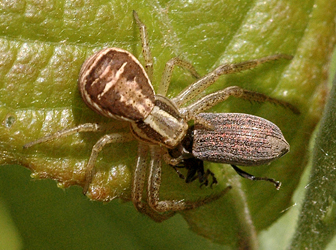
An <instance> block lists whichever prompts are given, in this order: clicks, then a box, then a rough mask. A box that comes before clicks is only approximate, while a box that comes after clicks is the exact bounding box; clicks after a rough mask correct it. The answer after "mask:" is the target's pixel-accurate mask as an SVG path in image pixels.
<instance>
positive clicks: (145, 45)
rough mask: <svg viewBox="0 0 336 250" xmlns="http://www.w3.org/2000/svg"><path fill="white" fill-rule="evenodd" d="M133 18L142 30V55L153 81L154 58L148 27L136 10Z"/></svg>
mask: <svg viewBox="0 0 336 250" xmlns="http://www.w3.org/2000/svg"><path fill="white" fill-rule="evenodd" d="M133 16H134V19H135V22H136V23H137V25H138V27H139V30H140V37H141V43H142V54H143V56H144V59H145V62H146V66H145V68H146V71H147V75H148V77H149V79H150V80H152V78H153V57H152V53H151V50H150V47H149V42H148V34H147V29H146V25H145V24H144V23H143V22H142V21H141V20H140V18H139V16H138V13H136V11H135V10H133Z"/></svg>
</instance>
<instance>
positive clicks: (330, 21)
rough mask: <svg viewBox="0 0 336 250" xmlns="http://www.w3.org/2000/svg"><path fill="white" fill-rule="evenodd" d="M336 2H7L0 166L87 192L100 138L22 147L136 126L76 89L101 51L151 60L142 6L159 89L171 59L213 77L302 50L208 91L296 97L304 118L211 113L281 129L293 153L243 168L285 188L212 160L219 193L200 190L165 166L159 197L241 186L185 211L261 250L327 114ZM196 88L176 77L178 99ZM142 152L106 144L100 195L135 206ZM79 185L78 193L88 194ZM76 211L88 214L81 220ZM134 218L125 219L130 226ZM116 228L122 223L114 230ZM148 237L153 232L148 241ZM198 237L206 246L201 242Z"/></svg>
mask: <svg viewBox="0 0 336 250" xmlns="http://www.w3.org/2000/svg"><path fill="white" fill-rule="evenodd" d="M334 5H335V4H334V3H330V2H328V1H326V0H319V1H303V0H302V1H296V2H294V1H291V2H289V1H288V2H287V1H276V0H270V1H267V2H265V1H239V2H237V1H233V0H232V1H231V0H230V1H225V2H221V1H215V0H213V1H195V2H192V1H189V2H184V1H160V2H156V3H152V2H151V1H143V2H139V3H134V4H131V3H124V2H117V1H114V2H110V1H104V0H101V1H93V0H91V1H89V0H88V1H85V2H84V1H57V2H55V3H50V2H47V1H46V2H36V3H33V2H30V1H23V0H22V1H6V2H3V3H2V4H1V5H0V8H1V9H0V18H1V21H0V34H1V37H0V55H1V57H0V76H1V78H0V83H1V84H0V96H1V97H0V118H1V120H0V121H1V126H0V141H1V143H0V152H1V154H2V157H1V162H0V163H1V164H20V165H22V166H25V167H27V168H29V169H30V170H31V171H32V172H33V174H32V176H33V177H34V178H36V179H44V178H50V179H54V180H57V182H58V185H59V186H60V187H69V186H72V185H79V186H82V185H83V181H84V172H85V164H86V163H87V160H88V158H89V155H90V152H91V148H92V146H93V145H94V143H95V142H96V141H97V140H98V139H99V137H101V136H102V135H103V134H102V133H100V134H92V133H82V134H76V135H73V136H70V137H67V138H62V139H59V140H55V141H52V142H48V143H45V144H41V145H37V146H35V147H33V148H30V149H25V150H24V149H22V146H23V145H24V144H25V143H27V142H30V141H33V140H36V139H37V138H40V137H43V136H45V135H47V134H49V133H53V132H56V131H58V130H61V129H64V128H68V127H72V126H75V125H78V124H82V123H86V122H106V123H107V122H108V123H109V124H110V125H111V126H112V128H111V130H110V131H111V133H113V132H119V131H124V130H127V124H124V123H120V122H116V121H109V120H107V119H105V118H101V117H100V116H99V115H97V114H95V113H94V112H93V111H91V110H90V109H89V108H87V107H86V106H85V104H84V103H83V101H82V100H81V98H80V95H79V93H78V90H77V77H78V73H79V70H80V67H81V64H82V63H83V62H84V61H85V59H86V58H87V57H88V56H89V55H90V54H92V52H93V51H97V50H99V49H100V48H103V47H119V48H123V49H126V50H128V51H130V52H131V53H133V54H134V55H135V56H136V57H138V58H140V61H143V58H142V55H141V44H140V39H139V34H138V29H137V27H136V26H135V24H134V21H133V18H132V10H133V9H135V10H137V12H138V14H139V16H140V18H141V19H142V21H143V22H144V23H145V24H146V25H147V29H148V34H149V38H150V46H151V48H152V54H153V56H154V70H155V72H154V81H153V86H154V88H157V87H158V83H159V82H160V76H161V74H162V71H163V68H164V65H165V63H166V62H167V61H168V60H169V59H170V58H172V57H176V56H179V57H181V58H183V59H185V60H187V61H190V62H192V63H193V64H194V66H195V68H196V69H197V71H198V72H199V73H201V74H202V75H204V74H206V73H207V72H210V71H211V70H212V69H214V68H215V67H216V66H218V65H220V64H224V63H232V62H241V61H244V60H250V59H255V58H259V57H263V56H267V55H272V54H276V53H286V54H290V55H293V56H294V59H293V60H291V61H284V60H281V61H276V62H272V63H268V64H266V65H261V66H259V67H258V68H256V69H254V70H251V71H247V72H244V73H239V74H235V75H229V76H224V77H221V79H220V80H219V81H218V82H217V83H216V84H214V86H213V87H211V88H209V89H208V91H207V92H213V91H215V90H218V89H223V88H225V87H227V86H232V85H238V86H241V87H243V88H246V89H249V90H254V91H258V92H261V93H264V94H267V95H269V96H272V97H275V98H279V99H282V100H285V101H288V102H290V103H292V104H294V105H296V106H297V107H298V108H299V109H300V111H301V115H300V116H297V115H294V114H292V113H291V111H289V110H285V109H283V108H281V107H278V106H273V105H270V104H267V103H266V104H258V103H256V104H250V103H248V102H246V101H243V100H228V101H227V102H225V103H222V104H220V105H217V106H216V107H215V108H214V109H212V110H211V111H212V112H244V113H251V114H255V115H258V116H261V117H264V118H266V119H268V120H270V121H272V122H274V123H275V124H277V125H278V126H279V127H280V128H281V130H282V131H283V133H284V136H285V138H286V139H287V141H288V142H289V143H290V145H291V152H290V153H289V154H287V155H286V156H284V157H283V158H281V159H279V160H277V161H275V162H274V163H272V164H271V165H269V166H260V167H256V168H250V169H246V171H248V172H251V173H252V174H255V175H257V176H268V177H272V178H275V179H277V180H279V181H281V182H282V183H283V185H282V188H281V189H280V191H276V190H275V189H274V188H273V186H272V185H270V184H269V183H263V182H255V183H254V182H251V181H248V180H243V179H241V178H240V177H238V176H237V175H236V174H235V173H234V172H233V170H231V169H230V167H229V166H226V165H219V164H207V167H209V168H211V169H212V170H213V172H215V174H216V176H217V178H218V180H219V185H217V187H215V188H214V189H213V190H210V189H209V188H208V189H206V188H202V189H200V188H199V187H198V184H197V183H193V184H185V183H184V182H183V181H182V180H181V179H179V178H178V177H177V176H176V173H174V171H173V170H172V169H171V168H169V167H168V166H163V176H162V178H163V183H162V186H161V199H173V198H174V199H188V200H197V199H199V198H200V197H204V196H206V195H209V194H211V193H213V192H219V191H221V190H222V189H223V188H225V186H226V185H228V183H230V184H231V185H232V186H233V189H232V190H231V191H230V192H229V193H228V194H227V195H226V196H225V197H224V198H223V199H220V200H219V201H216V202H214V203H212V204H209V205H207V206H204V207H201V208H199V209H196V210H192V211H187V212H183V213H181V214H182V215H183V217H184V218H185V219H186V221H187V222H188V224H189V226H190V227H191V228H192V230H193V231H195V232H196V233H197V234H199V235H202V236H204V237H206V238H208V239H211V240H212V241H213V242H218V243H221V244H225V245H228V246H230V247H232V248H244V247H245V248H249V249H256V248H257V245H258V242H257V234H258V232H259V231H261V230H263V229H265V228H267V227H268V226H269V225H271V224H272V223H273V222H274V221H275V220H277V219H278V218H279V217H280V216H281V215H282V213H281V211H283V210H284V209H286V208H287V207H288V206H289V205H290V202H291V197H292V194H293V192H294V190H295V188H296V186H297V184H298V181H299V179H300V176H301V174H302V172H303V170H304V167H305V165H306V161H307V158H306V154H307V148H308V142H309V138H310V135H311V133H312V131H313V129H314V127H315V126H316V124H317V122H318V121H319V118H320V116H321V113H322V110H323V104H324V99H325V95H326V92H327V86H326V84H325V79H326V78H327V68H328V64H329V58H330V54H331V52H332V49H333V46H334V41H335V32H334V29H333V27H334V25H335V23H334V22H335V20H334V16H335V13H336V10H335V9H336V7H335V6H334ZM192 82H193V78H192V77H191V76H190V75H189V74H188V73H187V72H184V71H183V70H180V69H178V70H176V71H175V73H174V76H173V79H172V84H171V86H170V88H169V94H168V95H169V97H173V96H175V95H176V94H177V93H179V92H180V91H181V90H182V89H183V88H184V87H186V86H188V85H190V84H191V83H192ZM123 126H126V127H123ZM136 150H137V143H136V142H131V143H125V144H120V145H109V146H107V147H106V148H104V150H103V151H102V152H101V153H100V154H99V159H98V162H97V164H96V175H95V177H94V180H93V183H92V186H91V192H90V193H89V197H90V198H91V199H93V200H100V201H110V200H112V199H114V198H121V199H122V200H126V201H127V200H129V199H130V191H131V180H132V172H133V170H134V166H135V161H136ZM244 170H245V168H244ZM6 171H9V170H8V169H6ZM0 181H1V182H2V183H3V184H2V189H1V190H2V192H5V193H7V195H5V196H6V197H11V196H10V195H9V194H12V192H9V191H8V190H9V189H8V188H9V187H11V184H12V183H8V181H7V180H4V179H2V178H0ZM16 181H18V180H16ZM35 185H36V184H35ZM74 190H76V193H77V195H78V196H80V195H81V194H80V193H81V192H80V190H78V189H74ZM42 191H43V190H42ZM55 192H56V189H55ZM30 202H32V200H30ZM87 203H88V204H87ZM11 204H12V205H13V204H14V203H11ZM89 204H90V203H89V202H87V201H86V202H85V201H84V202H82V203H81V205H82V206H83V207H84V208H85V207H86V208H89V207H90V205H89ZM13 206H14V205H13ZM97 206H98V205H97ZM122 206H124V207H127V206H131V203H126V204H124V205H122ZM110 207H111V206H109V208H110ZM84 208H83V210H85V209H84ZM59 209H61V208H59ZM76 209H77V207H76ZM93 209H97V208H96V206H95V207H93ZM54 210H55V211H57V209H54ZM54 210H53V211H54ZM129 210H132V211H133V210H134V209H133V208H132V209H129ZM121 211H122V209H121ZM134 214H136V213H134ZM115 215H118V214H115ZM115 215H114V216H115ZM73 216H77V214H74V215H73ZM78 216H84V218H87V217H86V216H85V215H84V213H79V214H78ZM118 216H119V215H118ZM22 217H24V216H22ZM28 217H29V216H28ZM103 217H104V216H103ZM103 217H102V218H103ZM55 218H56V217H55ZM140 218H141V219H139V218H136V221H137V223H135V222H134V225H133V226H134V227H135V228H137V230H139V231H140V230H142V228H143V227H145V225H152V224H151V223H152V222H150V221H147V220H146V219H145V218H142V217H140ZM129 219H130V216H127V215H126V216H125V219H124V220H129ZM131 220H133V217H131ZM92 223H93V222H92ZM97 223H98V222H97ZM167 223H170V222H167ZM86 225H87V224H86ZM163 225H164V224H163ZM20 227H21V230H24V229H23V228H24V227H23V226H20ZM89 227H90V226H89ZM119 227H120V224H119V225H118V226H117V229H115V230H118V228H119ZM102 228H103V229H102V230H104V229H106V228H108V227H107V226H103V227H102ZM162 228H164V226H162ZM54 230H55V235H58V234H59V236H58V237H60V238H61V237H66V236H61V234H62V230H61V229H59V228H58V229H57V228H55V229H54ZM78 230H79V229H78ZM126 231H127V230H126ZM39 232H41V231H39ZM42 232H43V231H42ZM67 232H68V231H67ZM152 232H153V233H155V230H153V231H152ZM82 233H83V235H86V236H87V234H86V233H85V232H84V231H83V232H82ZM146 233H147V230H146V229H145V230H144V232H143V234H146ZM140 235H141V234H140V233H139V237H141V236H140ZM40 236H41V235H37V236H35V237H36V238H37V239H38V238H39V237H40ZM55 237H57V236H55ZM97 237H98V238H99V236H97ZM168 237H169V236H167V235H165V233H162V235H161V236H159V237H158V238H155V237H153V239H154V238H155V239H159V238H161V239H165V240H162V242H169V240H167V239H168ZM30 239H31V235H30ZM104 239H105V238H104ZM86 240H87V239H86ZM95 240H97V239H95ZM126 241H127V240H126ZM126 241H125V242H126ZM198 241H199V242H203V243H202V244H205V245H206V243H204V241H202V240H201V239H199V238H195V242H198ZM26 242H27V238H26ZM31 244H32V243H31ZM64 244H65V243H64ZM135 244H136V243H135ZM162 244H163V245H164V243H162ZM195 244H196V245H197V244H198V243H195ZM200 244H201V243H200ZM139 245H141V244H140V243H139ZM159 245H160V244H159ZM163 245H162V246H163ZM205 245H199V246H205ZM35 246H36V245H35ZM110 246H111V245H110ZM141 246H145V245H141ZM175 246H176V245H175ZM181 246H182V245H181ZM190 247H192V246H191V245H190ZM140 248H141V247H140ZM160 248H161V249H162V247H160ZM35 249H36V248H35ZM184 249H185V248H184Z"/></svg>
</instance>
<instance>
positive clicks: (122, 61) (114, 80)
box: [24, 11, 297, 222]
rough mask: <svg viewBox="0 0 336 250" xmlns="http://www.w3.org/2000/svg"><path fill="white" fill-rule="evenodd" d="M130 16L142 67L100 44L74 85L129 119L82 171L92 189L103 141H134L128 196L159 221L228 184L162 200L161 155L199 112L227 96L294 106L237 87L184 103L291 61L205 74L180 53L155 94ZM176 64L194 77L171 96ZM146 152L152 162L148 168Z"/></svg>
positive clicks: (148, 59) (147, 54)
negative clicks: (230, 80) (189, 197)
mask: <svg viewBox="0 0 336 250" xmlns="http://www.w3.org/2000/svg"><path fill="white" fill-rule="evenodd" d="M133 17H134V20H135V22H136V24H137V26H138V27H139V30H140V37H141V43H142V54H143V57H144V61H145V67H143V66H142V65H141V63H140V62H139V61H138V59H137V58H136V57H135V56H134V55H132V54H131V53H130V52H128V51H126V50H123V49H120V48H104V49H102V50H100V51H98V52H96V53H95V54H93V55H92V56H90V57H89V58H88V59H87V60H86V61H85V62H84V64H83V65H82V68H81V70H80V73H79V78H78V88H79V92H80V94H81V97H82V99H83V101H84V102H85V103H86V105H87V106H88V107H89V108H91V109H92V110H93V111H95V112H96V113H98V114H100V115H103V116H105V117H108V118H113V119H117V120H121V121H127V122H129V125H130V132H129V133H107V134H105V135H104V136H103V137H101V138H100V139H99V140H98V141H97V142H96V144H95V145H94V146H93V148H92V151H91V155H90V158H89V160H88V163H87V166H86V170H85V174H84V175H83V183H84V185H83V193H84V194H87V192H90V185H91V183H92V180H93V178H94V166H95V162H96V159H97V157H98V154H99V152H100V151H101V150H102V149H103V148H104V147H105V146H106V145H107V144H111V143H124V142H129V141H132V140H137V141H138V143H139V144H138V156H137V163H136V167H135V170H134V174H133V181H132V190H131V199H132V202H133V204H134V206H135V208H136V209H137V210H138V211H139V212H142V213H144V214H146V215H148V216H149V217H150V218H152V219H153V220H155V221H158V222H159V221H163V220H165V219H167V218H169V217H171V216H172V215H174V213H175V212H176V211H181V210H187V209H193V208H196V207H199V206H202V205H204V204H207V203H209V202H212V201H214V200H216V199H218V198H220V197H221V196H222V195H223V194H225V193H226V192H227V191H228V190H229V189H230V188H231V187H230V186H229V187H227V188H226V189H224V190H223V191H222V192H221V193H219V194H214V195H212V196H210V197H205V198H202V199H199V200H197V201H185V200H183V199H176V200H160V194H159V193H160V185H161V165H162V159H163V160H164V161H165V162H166V163H168V164H172V163H174V162H175V159H173V158H172V157H170V156H169V153H168V149H173V148H175V147H177V146H178V145H179V144H180V143H181V141H182V140H183V138H185V136H186V133H187V130H188V122H189V121H190V120H193V119H194V118H195V117H196V116H197V114H198V113H200V112H202V111H205V110H208V109H209V108H211V107H213V106H214V105H216V104H218V103H220V102H223V101H225V100H226V99H227V98H229V97H230V96H233V97H237V98H243V99H247V100H250V101H257V102H265V101H267V102H270V103H275V104H278V105H281V106H283V107H287V108H289V109H291V110H293V111H294V112H295V111H297V109H296V107H294V106H293V105H291V104H290V103H288V102H286V101H282V100H278V99H275V98H271V97H269V96H266V95H264V94H261V93H257V92H253V91H250V90H245V89H242V88H240V87H238V86H231V87H227V88H225V89H223V90H220V91H217V92H214V93H212V94H208V95H206V96H204V97H202V98H199V99H198V100H197V101H194V102H192V103H191V104H189V105H187V106H185V105H186V104H187V103H188V102H189V101H191V100H194V99H195V98H197V97H198V96H199V95H200V94H201V93H202V92H203V91H204V90H205V89H207V88H208V87H209V86H210V85H211V84H213V83H214V82H216V81H217V79H218V78H219V77H220V76H221V75H224V74H232V73H236V72H240V71H243V70H247V69H252V68H255V67H257V66H258V65H260V64H263V63H266V62H270V61H274V60H278V59H287V60H290V59H292V56H290V55H286V54H276V55H271V56H266V57H263V58H259V59H254V60H250V61H245V62H240V63H233V64H225V65H220V66H218V67H217V68H216V69H214V70H213V71H212V72H210V73H208V74H207V75H205V76H203V77H200V76H199V74H198V73H197V71H196V70H195V69H194V67H193V66H192V64H191V63H189V62H186V61H184V60H182V59H180V58H173V59H171V60H169V61H168V62H167V63H166V66H165V69H164V72H163V76H162V79H161V84H160V86H159V88H158V93H155V92H154V89H153V86H152V84H151V80H152V75H153V58H152V55H151V51H150V47H149V43H148V34H147V30H146V26H145V25H144V24H143V23H142V21H141V20H140V19H139V17H138V14H137V13H136V12H135V11H133ZM175 66H180V67H182V68H184V69H186V70H188V71H189V72H190V73H191V74H192V75H193V76H194V77H196V78H198V80H197V81H196V82H195V83H193V84H192V85H190V86H189V87H187V88H186V89H184V90H183V91H182V92H181V93H180V94H178V95H177V96H175V97H174V98H172V99H169V98H167V97H166V95H167V91H168V87H169V84H170V80H171V77H172V71H173V69H174V67H175ZM102 130H104V126H103V125H102V124H98V123H85V124H80V125H78V126H77V127H74V128H69V129H65V130H62V131H58V132H56V133H54V134H51V135H48V136H45V137H42V138H40V139H38V140H36V141H32V142H29V143H27V144H25V145H24V148H29V147H32V146H33V145H36V144H39V143H43V142H48V141H51V140H54V139H59V138H61V137H64V136H69V135H71V134H74V133H78V132H97V131H102ZM148 154H149V155H150V163H149V168H148V169H147V165H148V164H147V155H148ZM146 172H148V178H146ZM146 181H147V201H144V199H143V190H144V187H145V183H146Z"/></svg>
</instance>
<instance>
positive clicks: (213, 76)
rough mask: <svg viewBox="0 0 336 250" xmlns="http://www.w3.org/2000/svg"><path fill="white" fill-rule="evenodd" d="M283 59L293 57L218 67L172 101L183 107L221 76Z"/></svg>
mask: <svg viewBox="0 0 336 250" xmlns="http://www.w3.org/2000/svg"><path fill="white" fill-rule="evenodd" d="M282 58H283V59H287V60H291V59H292V58H293V57H292V56H290V55H286V54H277V55H272V56H267V57H263V58H259V59H255V60H250V61H245V62H241V63H234V64H225V65H221V66H219V67H217V68H216V69H215V70H213V71H212V72H210V73H209V74H207V75H205V76H204V77H202V78H201V79H199V80H198V81H197V82H195V83H194V84H192V85H190V86H189V87H187V88H186V89H185V90H183V91H182V92H181V93H180V94H179V95H178V96H176V97H175V98H173V99H172V101H173V102H174V103H175V104H176V106H177V107H181V106H182V105H183V104H185V103H186V102H188V101H190V100H191V99H193V98H195V97H196V96H198V95H199V94H200V93H202V92H203V91H204V90H205V89H206V88H208V87H209V86H210V85H211V84H213V83H214V82H216V81H217V79H218V78H219V77H220V76H221V75H225V74H233V73H236V72H240V71H243V70H247V69H253V68H255V67H257V66H258V65H260V64H263V63H266V62H270V61H274V60H278V59H282Z"/></svg>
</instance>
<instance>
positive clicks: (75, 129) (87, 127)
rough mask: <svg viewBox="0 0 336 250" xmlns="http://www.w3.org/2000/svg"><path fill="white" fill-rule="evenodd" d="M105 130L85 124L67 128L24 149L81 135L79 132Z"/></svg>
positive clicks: (26, 145) (101, 127)
mask: <svg viewBox="0 0 336 250" xmlns="http://www.w3.org/2000/svg"><path fill="white" fill-rule="evenodd" d="M103 129H104V127H103V126H102V125H99V124H97V123H84V124H81V125H78V126H76V127H73V128H67V129H64V130H60V131H57V132H56V133H54V134H51V135H47V136H44V137H42V138H40V139H38V140H36V141H32V142H29V143H27V144H25V145H23V148H30V147H32V146H34V145H36V144H40V143H43V142H48V141H52V140H55V139H58V138H61V137H66V136H69V135H72V134H76V133H79V132H97V131H102V130H103Z"/></svg>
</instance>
